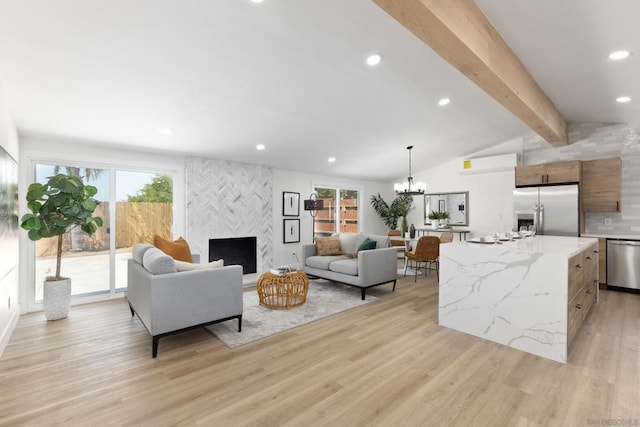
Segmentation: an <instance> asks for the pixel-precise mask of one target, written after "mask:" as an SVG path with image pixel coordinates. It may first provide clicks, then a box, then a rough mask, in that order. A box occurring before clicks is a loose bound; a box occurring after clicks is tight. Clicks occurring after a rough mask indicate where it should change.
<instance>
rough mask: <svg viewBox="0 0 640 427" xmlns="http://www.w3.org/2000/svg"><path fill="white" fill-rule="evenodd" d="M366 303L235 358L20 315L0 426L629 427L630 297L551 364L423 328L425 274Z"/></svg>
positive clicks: (603, 304)
mask: <svg viewBox="0 0 640 427" xmlns="http://www.w3.org/2000/svg"><path fill="white" fill-rule="evenodd" d="M354 292H355V293H357V292H358V291H357V289H354ZM371 294H372V295H376V296H379V297H380V299H379V300H378V301H376V302H374V303H371V304H367V305H364V306H361V307H358V308H356V309H353V310H350V311H347V312H344V313H341V314H338V315H335V316H332V317H329V318H326V319H323V320H320V321H316V322H314V323H311V324H308V325H305V326H302V327H298V328H295V329H292V330H289V331H287V332H284V333H281V334H278V335H275V336H273V337H271V338H267V339H263V340H261V341H257V342H254V343H251V344H248V345H246V346H243V347H239V348H237V349H234V350H231V349H228V348H227V347H226V346H225V345H224V344H223V343H222V342H220V341H218V339H217V338H215V337H214V336H212V335H211V334H209V333H208V332H207V331H205V330H204V329H203V330H195V331H191V332H187V333H184V334H180V335H176V336H173V337H168V338H164V339H161V340H160V351H159V354H158V358H157V359H152V358H151V338H150V336H149V335H148V333H147V332H146V330H145V329H144V327H143V326H142V325H141V323H140V321H139V320H138V319H137V318H132V317H131V315H130V313H129V308H128V305H127V303H126V301H125V300H119V301H109V302H102V303H95V304H87V305H83V306H76V307H73V308H72V312H71V314H70V316H69V318H67V319H65V320H60V321H55V322H46V321H45V320H44V316H43V315H42V314H41V313H34V314H29V315H26V316H22V317H21V319H20V321H19V323H18V326H17V328H16V330H15V332H14V333H13V336H12V338H11V340H10V342H9V345H8V346H7V348H6V350H5V353H4V355H3V356H2V358H0V425H2V426H11V425H19V426H25V425H27V426H30V425H32V426H44V425H46V426H50V425H66V426H84V425H91V426H103V425H135V426H138V425H149V426H165V425H203V426H241V425H259V426H324V425H338V426H358V425H367V426H370V425H381V426H414V425H416V426H417V425H429V426H430V425H447V426H452V425H461V426H469V425H474V426H485V425H486V426H501V425H504V426H530V425H563V426H566V425H638V423H640V411H639V405H640V403H639V402H640V384H639V378H640V351H639V350H640V295H634V294H625V293H619V292H608V291H602V292H601V300H600V303H599V304H598V305H597V306H595V307H594V309H593V310H592V313H591V314H590V315H589V318H588V319H587V321H586V323H585V325H584V327H583V328H582V330H581V332H579V335H578V337H577V338H576V342H575V345H574V347H573V349H572V351H571V353H570V355H569V363H568V364H567V365H562V364H559V363H556V362H552V361H549V360H546V359H543V358H540V357H537V356H533V355H530V354H526V353H524V352H521V351H518V350H513V349H510V348H507V347H504V346H502V345H499V344H495V343H492V342H489V341H484V340H482V339H479V338H475V337H471V336H469V335H466V334H463V333H460V332H456V331H453V330H450V329H446V328H443V327H440V326H438V322H437V320H438V319H437V317H438V316H437V313H438V308H437V301H438V293H437V283H436V281H435V279H434V278H433V277H428V278H424V277H419V278H418V283H417V284H414V283H413V278H411V279H409V278H406V279H402V280H400V281H399V283H398V286H397V288H396V292H395V293H391V286H390V285H384V286H381V287H379V288H377V289H374V290H372V291H371ZM619 420H622V422H631V424H620V421H619ZM634 422H635V424H633V423H634ZM605 423H615V424H605Z"/></svg>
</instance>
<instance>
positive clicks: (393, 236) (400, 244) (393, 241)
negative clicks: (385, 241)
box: [387, 230, 406, 258]
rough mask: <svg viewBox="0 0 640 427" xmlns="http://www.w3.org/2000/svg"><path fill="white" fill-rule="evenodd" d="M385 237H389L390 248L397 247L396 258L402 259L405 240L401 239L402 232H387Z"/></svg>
mask: <svg viewBox="0 0 640 427" xmlns="http://www.w3.org/2000/svg"><path fill="white" fill-rule="evenodd" d="M387 236H389V238H390V239H389V240H390V242H389V243H390V246H393V247H397V249H398V258H401V257H402V254H403V253H404V251H405V246H406V244H405V240H404V239H403V238H402V231H400V230H389V231H388V232H387Z"/></svg>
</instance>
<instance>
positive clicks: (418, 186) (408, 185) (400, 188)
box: [393, 145, 427, 196]
mask: <svg viewBox="0 0 640 427" xmlns="http://www.w3.org/2000/svg"><path fill="white" fill-rule="evenodd" d="M412 149H413V145H410V146H408V147H407V150H409V176H408V177H407V180H406V181H405V182H402V183H400V182H397V183H395V184H394V185H393V188H394V190H395V191H396V194H398V195H404V196H421V195H423V194H424V192H425V191H427V184H425V183H424V182H416V183H414V182H413V176H411V150H412Z"/></svg>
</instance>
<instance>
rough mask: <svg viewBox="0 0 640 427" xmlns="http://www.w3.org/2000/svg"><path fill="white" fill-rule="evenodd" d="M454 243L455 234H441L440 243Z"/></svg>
mask: <svg viewBox="0 0 640 427" xmlns="http://www.w3.org/2000/svg"><path fill="white" fill-rule="evenodd" d="M451 242H453V233H452V232H450V231H443V232H442V234H440V243H451Z"/></svg>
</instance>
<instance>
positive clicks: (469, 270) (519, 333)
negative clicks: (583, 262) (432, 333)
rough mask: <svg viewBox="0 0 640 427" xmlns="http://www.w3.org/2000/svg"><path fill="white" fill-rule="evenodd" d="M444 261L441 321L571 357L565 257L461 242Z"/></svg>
mask: <svg viewBox="0 0 640 427" xmlns="http://www.w3.org/2000/svg"><path fill="white" fill-rule="evenodd" d="M479 249H481V250H479ZM440 265H441V267H440V297H439V298H440V301H439V312H438V317H439V323H440V324H441V325H442V326H446V327H449V328H452V329H456V330H459V331H462V332H466V333H469V334H471V335H475V336H478V337H481V338H485V339H488V340H491V341H494V342H497V343H500V344H504V345H508V346H510V347H513V348H517V349H520V350H523V351H527V352H529V353H533V354H536V355H539V356H542V357H545V358H548V359H552V360H555V361H558V362H562V363H566V358H567V330H566V325H567V286H566V277H567V259H566V258H564V257H561V256H552V255H546V254H543V253H536V252H533V253H531V252H526V251H513V250H507V249H506V248H505V247H504V246H498V245H496V246H491V247H487V246H482V247H481V248H480V247H470V246H468V245H456V247H455V250H452V251H447V250H446V249H445V250H443V251H442V253H441V256H440ZM562 277H564V278H565V279H564V280H560V281H559V278H562Z"/></svg>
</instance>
